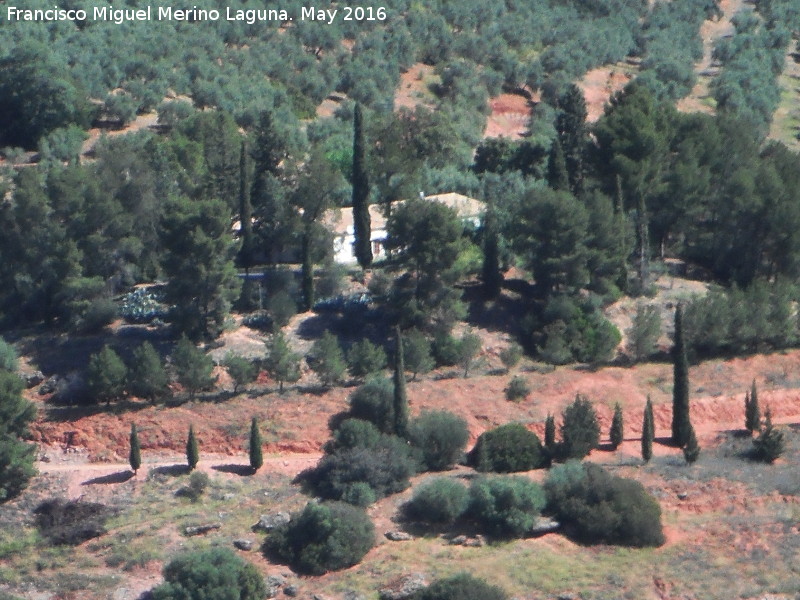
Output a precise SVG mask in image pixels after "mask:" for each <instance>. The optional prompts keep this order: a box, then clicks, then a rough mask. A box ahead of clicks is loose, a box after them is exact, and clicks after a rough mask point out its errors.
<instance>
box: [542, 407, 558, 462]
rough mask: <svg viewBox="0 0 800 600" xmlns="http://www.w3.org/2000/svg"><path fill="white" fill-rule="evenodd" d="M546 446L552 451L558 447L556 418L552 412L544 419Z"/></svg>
mask: <svg viewBox="0 0 800 600" xmlns="http://www.w3.org/2000/svg"><path fill="white" fill-rule="evenodd" d="M544 447H545V449H547V451H548V452H551V453H552V452H553V451H554V450H555V447H556V419H555V417H554V416H553V415H551V414H550V413H547V418H546V419H545V421H544Z"/></svg>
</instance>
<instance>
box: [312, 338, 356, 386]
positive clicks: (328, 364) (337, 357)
mask: <svg viewBox="0 0 800 600" xmlns="http://www.w3.org/2000/svg"><path fill="white" fill-rule="evenodd" d="M311 355H312V356H313V361H312V363H311V368H312V369H313V371H314V372H315V373H316V374H317V377H319V379H320V381H321V382H322V385H324V386H330V385H332V384H334V383H336V382H337V381H339V380H340V379H341V378H342V375H344V372H345V369H346V368H347V363H345V360H344V354H343V353H342V349H341V347H340V346H339V340H338V339H337V338H336V336H335V335H333V334H332V333H331V332H330V331H327V330H326V331H325V333H323V334H322V337H321V338H319V339H318V340H317V341H316V342H314V346H313V347H312V348H311Z"/></svg>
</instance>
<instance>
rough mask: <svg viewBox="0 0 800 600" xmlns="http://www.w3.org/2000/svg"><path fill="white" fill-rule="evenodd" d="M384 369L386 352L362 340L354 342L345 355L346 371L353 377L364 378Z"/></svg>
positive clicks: (366, 340)
mask: <svg viewBox="0 0 800 600" xmlns="http://www.w3.org/2000/svg"><path fill="white" fill-rule="evenodd" d="M384 367H386V352H384V351H383V348H381V347H380V346H376V345H375V344H373V343H372V342H370V341H369V340H368V339H366V338H364V339H363V340H361V341H358V342H356V343H355V344H353V346H352V347H351V348H350V352H348V353H347V370H348V371H350V375H352V376H353V377H366V376H367V375H372V374H373V373H377V372H379V371H382V370H383V369H384Z"/></svg>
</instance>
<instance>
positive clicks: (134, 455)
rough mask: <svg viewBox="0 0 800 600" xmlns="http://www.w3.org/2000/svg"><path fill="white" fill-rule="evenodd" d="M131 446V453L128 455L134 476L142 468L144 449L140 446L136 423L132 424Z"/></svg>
mask: <svg viewBox="0 0 800 600" xmlns="http://www.w3.org/2000/svg"><path fill="white" fill-rule="evenodd" d="M130 446H131V451H130V454H129V455H128V462H129V463H130V465H131V469H132V470H133V474H134V475H135V474H136V473H137V472H138V471H139V467H141V466H142V449H141V447H140V446H139V434H138V432H137V431H136V423H131V442H130Z"/></svg>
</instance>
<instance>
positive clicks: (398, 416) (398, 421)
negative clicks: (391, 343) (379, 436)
mask: <svg viewBox="0 0 800 600" xmlns="http://www.w3.org/2000/svg"><path fill="white" fill-rule="evenodd" d="M395 340H396V342H395V350H394V423H395V425H394V431H395V433H396V434H397V435H399V436H400V437H404V436H405V435H406V433H408V396H407V395H406V369H405V363H404V359H403V336H402V334H401V333H400V328H399V327H395Z"/></svg>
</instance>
